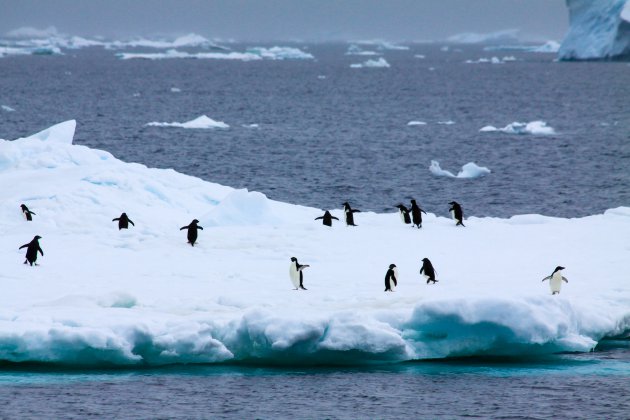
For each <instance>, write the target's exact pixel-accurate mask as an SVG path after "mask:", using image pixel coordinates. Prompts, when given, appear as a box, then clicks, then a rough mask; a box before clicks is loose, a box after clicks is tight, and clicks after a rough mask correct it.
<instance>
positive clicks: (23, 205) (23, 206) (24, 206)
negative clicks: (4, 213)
mask: <svg viewBox="0 0 630 420" xmlns="http://www.w3.org/2000/svg"><path fill="white" fill-rule="evenodd" d="M20 208H21V209H22V211H26V210H28V208H27V207H26V205H25V204H20Z"/></svg>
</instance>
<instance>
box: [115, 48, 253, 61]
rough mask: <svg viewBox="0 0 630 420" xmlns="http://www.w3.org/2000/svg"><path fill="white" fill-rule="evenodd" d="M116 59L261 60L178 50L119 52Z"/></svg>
mask: <svg viewBox="0 0 630 420" xmlns="http://www.w3.org/2000/svg"><path fill="white" fill-rule="evenodd" d="M116 57H118V58H120V59H121V60H133V59H144V60H166V59H173V58H190V59H199V60H241V61H251V60H261V59H262V58H261V57H260V56H258V55H255V54H249V53H240V52H200V53H189V52H186V51H178V50H167V51H166V52H163V53H162V52H156V53H127V52H121V53H117V54H116Z"/></svg>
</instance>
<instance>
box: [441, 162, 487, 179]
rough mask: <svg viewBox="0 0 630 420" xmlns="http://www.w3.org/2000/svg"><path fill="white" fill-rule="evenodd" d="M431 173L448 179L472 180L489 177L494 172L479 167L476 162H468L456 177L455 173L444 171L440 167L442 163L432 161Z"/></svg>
mask: <svg viewBox="0 0 630 420" xmlns="http://www.w3.org/2000/svg"><path fill="white" fill-rule="evenodd" d="M429 171H431V173H432V174H433V175H435V176H443V177H447V178H460V179H464V178H466V179H470V178H479V177H481V176H484V175H488V174H489V173H491V172H492V171H490V169H488V168H485V167H483V166H477V164H476V163H475V162H468V163H467V164H465V165H464V166H462V170H461V171H459V172H458V173H457V175H455V174H454V173H452V172H450V171H447V170H444V169H442V168H441V167H440V162H438V161H437V160H432V161H431V166H429Z"/></svg>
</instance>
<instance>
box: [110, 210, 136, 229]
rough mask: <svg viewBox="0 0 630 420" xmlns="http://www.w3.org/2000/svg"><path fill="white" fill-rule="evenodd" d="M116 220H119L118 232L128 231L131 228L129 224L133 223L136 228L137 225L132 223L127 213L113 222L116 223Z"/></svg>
mask: <svg viewBox="0 0 630 420" xmlns="http://www.w3.org/2000/svg"><path fill="white" fill-rule="evenodd" d="M116 220H118V230H121V229H128V228H129V223H131V224H132V225H133V226H135V223H134V222H132V221H131V219H130V218H129V217H127V213H123V214H121V215H120V217H117V218H115V219H112V222H115V221H116Z"/></svg>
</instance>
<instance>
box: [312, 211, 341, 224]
mask: <svg viewBox="0 0 630 420" xmlns="http://www.w3.org/2000/svg"><path fill="white" fill-rule="evenodd" d="M320 219H323V220H322V223H323V224H324V226H332V221H333V219H335V220H339V218H337V217H335V216H333V215H332V214H330V212H329V211H328V210H326V211H325V212H324V215H323V216H319V217H316V218H315V220H320Z"/></svg>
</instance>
